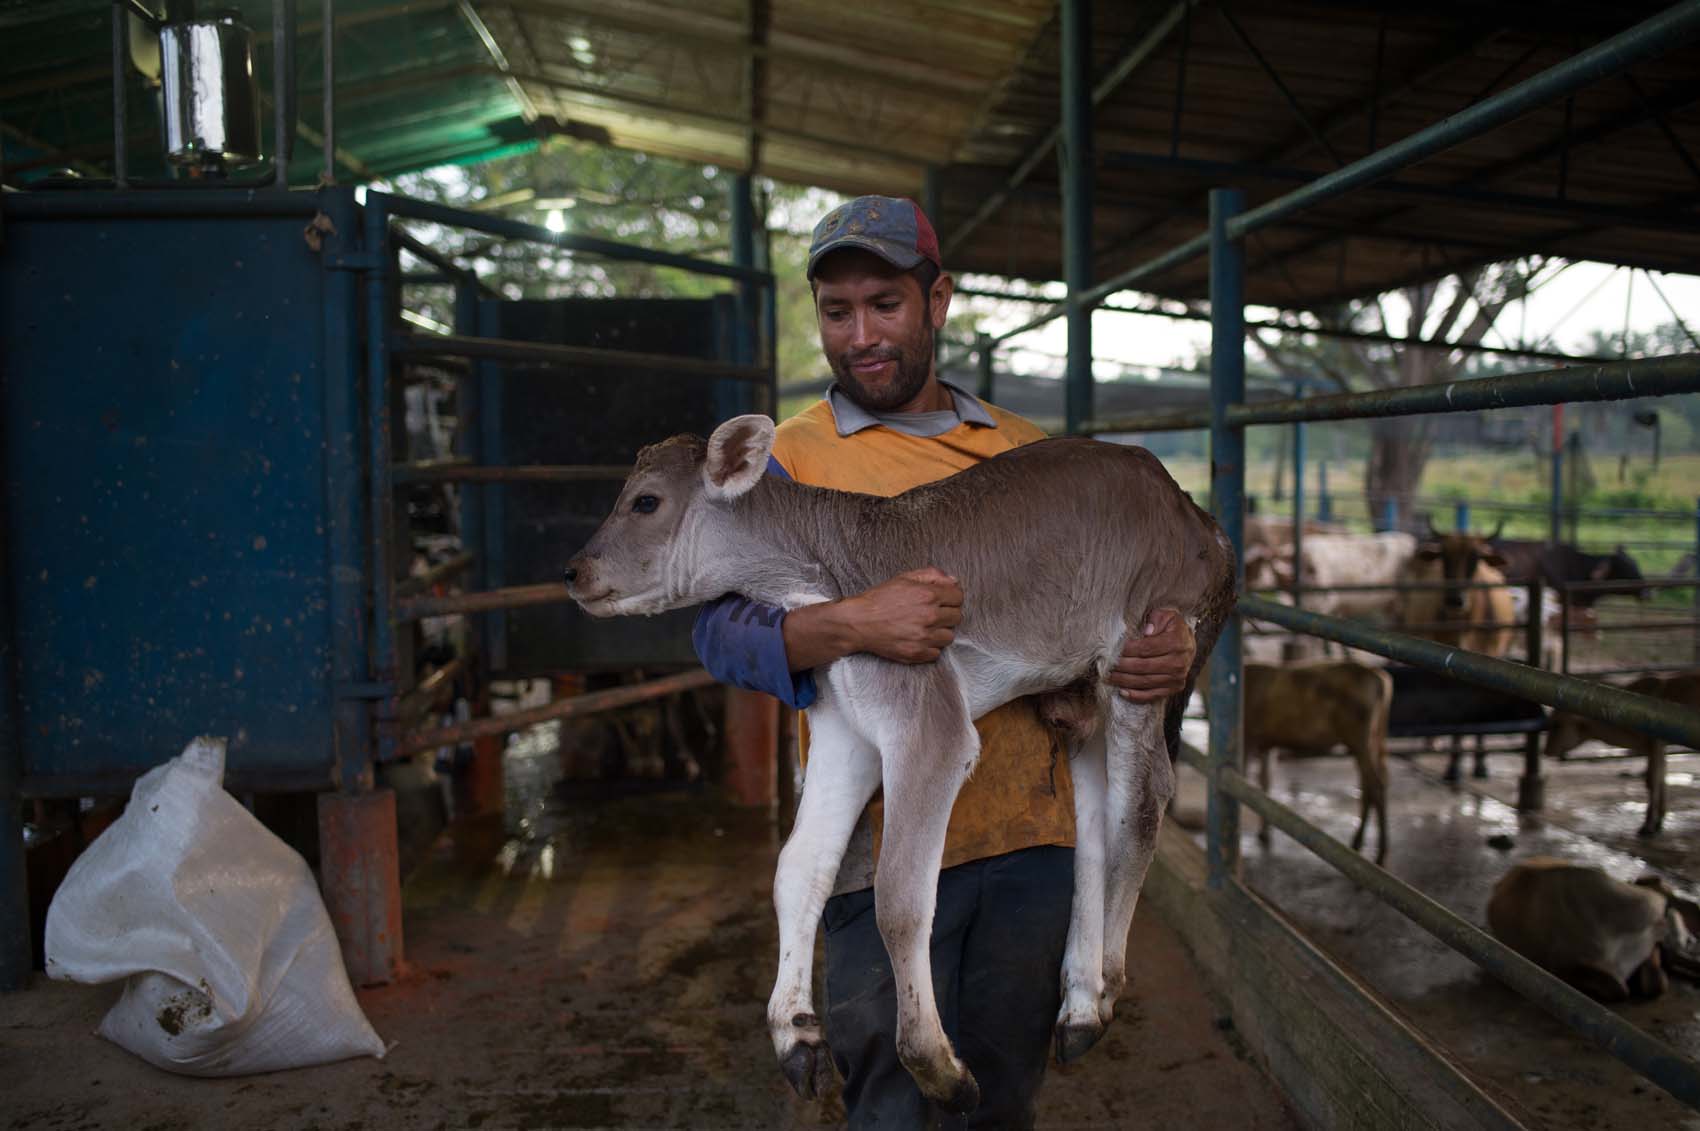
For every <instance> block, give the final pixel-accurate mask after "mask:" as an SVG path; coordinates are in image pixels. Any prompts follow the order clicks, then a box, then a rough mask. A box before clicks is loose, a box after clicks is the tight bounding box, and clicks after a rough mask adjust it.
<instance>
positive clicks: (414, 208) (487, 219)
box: [390, 196, 773, 287]
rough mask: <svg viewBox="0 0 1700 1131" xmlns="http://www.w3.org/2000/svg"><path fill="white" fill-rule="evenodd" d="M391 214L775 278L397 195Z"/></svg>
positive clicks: (748, 277) (635, 258) (702, 269)
mask: <svg viewBox="0 0 1700 1131" xmlns="http://www.w3.org/2000/svg"><path fill="white" fill-rule="evenodd" d="M390 211H391V214H392V215H395V216H405V217H408V218H409V219H413V220H424V221H426V222H427V223H432V224H442V225H444V226H446V227H451V228H470V229H471V230H473V231H475V232H484V233H486V234H488V235H492V236H501V237H502V238H504V239H513V240H527V241H529V242H531V243H545V244H552V245H554V246H555V247H558V248H561V249H562V250H565V251H582V252H585V253H587V254H590V255H604V256H607V257H608V258H610V259H620V260H628V261H631V262H636V263H653V264H655V265H656V266H658V267H677V268H678V269H679V270H681V271H694V272H696V273H697V274H699V275H718V276H720V277H721V278H725V279H741V280H743V281H745V282H750V283H756V284H758V285H760V286H764V287H766V286H772V285H773V275H772V274H771V273H770V272H767V271H762V270H758V269H756V268H753V267H737V266H734V265H733V264H730V263H716V262H715V261H714V260H712V259H697V258H695V257H694V256H689V255H678V254H676V253H674V252H670V251H656V250H654V249H652V248H647V247H637V246H635V245H633V244H625V243H616V242H614V241H613V240H603V239H597V238H595V237H594V236H582V235H575V234H573V233H571V232H551V231H550V230H549V229H548V228H544V227H540V226H538V225H536V224H525V223H521V222H520V221H518V220H505V219H503V218H502V217H500V216H487V215H484V214H483V213H478V212H464V211H462V210H461V209H458V208H451V207H449V206H448V205H446V204H434V203H431V202H430V201H424V200H413V199H410V198H408V197H404V196H397V197H392V198H391V201H390Z"/></svg>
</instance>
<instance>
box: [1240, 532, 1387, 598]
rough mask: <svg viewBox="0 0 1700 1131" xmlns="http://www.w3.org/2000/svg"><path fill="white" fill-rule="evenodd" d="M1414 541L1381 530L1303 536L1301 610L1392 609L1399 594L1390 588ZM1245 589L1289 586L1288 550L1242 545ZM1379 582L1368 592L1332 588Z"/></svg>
mask: <svg viewBox="0 0 1700 1131" xmlns="http://www.w3.org/2000/svg"><path fill="white" fill-rule="evenodd" d="M1416 549H1417V540H1416V538H1415V537H1414V536H1413V535H1410V534H1405V533H1402V532H1399V531H1388V532H1385V533H1381V534H1306V535H1305V538H1304V542H1303V545H1302V548H1301V550H1300V556H1301V557H1302V559H1303V561H1304V569H1303V572H1302V573H1301V575H1300V580H1301V582H1302V583H1303V585H1304V589H1305V594H1304V604H1305V608H1307V609H1310V610H1312V611H1314V612H1319V613H1326V614H1328V615H1330V616H1342V617H1365V616H1377V615H1382V614H1388V613H1391V612H1392V611H1393V608H1394V606H1395V604H1396V602H1397V597H1398V594H1397V593H1396V592H1395V590H1394V588H1393V586H1394V584H1395V583H1396V582H1397V581H1398V580H1399V576H1400V573H1401V571H1402V570H1403V569H1404V567H1405V563H1407V562H1408V561H1410V559H1411V556H1412V555H1413V554H1415V553H1416ZM1245 571H1246V588H1247V589H1271V588H1280V589H1290V588H1291V587H1292V584H1293V548H1292V545H1291V544H1290V543H1289V544H1288V545H1286V546H1285V547H1282V548H1270V547H1264V546H1253V545H1251V544H1249V543H1248V544H1247V548H1246V553H1245ZM1356 585H1384V586H1386V587H1387V588H1386V589H1384V590H1379V591H1369V592H1344V593H1337V592H1332V590H1333V589H1335V588H1336V587H1340V586H1356Z"/></svg>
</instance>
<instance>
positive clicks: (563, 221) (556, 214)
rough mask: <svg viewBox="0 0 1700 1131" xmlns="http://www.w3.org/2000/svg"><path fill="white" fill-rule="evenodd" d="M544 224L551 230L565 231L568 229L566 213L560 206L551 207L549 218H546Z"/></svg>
mask: <svg viewBox="0 0 1700 1131" xmlns="http://www.w3.org/2000/svg"><path fill="white" fill-rule="evenodd" d="M543 226H544V227H545V228H548V229H549V230H550V231H551V232H564V231H566V230H567V217H566V214H565V213H564V212H562V211H561V210H560V209H559V208H552V209H550V210H549V215H548V218H546V219H545V220H544V221H543Z"/></svg>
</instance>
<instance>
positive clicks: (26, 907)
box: [0, 451, 31, 991]
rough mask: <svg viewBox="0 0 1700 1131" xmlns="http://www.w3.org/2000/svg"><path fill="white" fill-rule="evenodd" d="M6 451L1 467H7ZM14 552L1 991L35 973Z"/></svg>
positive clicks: (5, 637)
mask: <svg viewBox="0 0 1700 1131" xmlns="http://www.w3.org/2000/svg"><path fill="white" fill-rule="evenodd" d="M3 457H4V452H3V451H0V465H4V462H5V461H4V458H3ZM10 494H11V492H9V491H0V531H10V529H11V523H10V520H9V519H8V517H7V513H6V512H7V499H8V497H9V496H10ZM10 557H11V555H10V553H9V552H7V553H0V594H5V595H6V596H5V597H4V598H3V599H0V991H6V990H21V989H23V988H24V983H25V982H27V981H28V980H29V975H30V965H31V962H30V903H29V882H28V878H27V876H26V874H25V871H24V825H23V820H22V819H21V817H22V814H21V812H20V810H19V801H18V781H19V778H21V777H22V776H23V769H24V745H23V732H22V727H23V704H22V703H21V702H20V701H19V698H18V686H17V680H16V675H15V673H14V667H15V665H16V663H17V656H18V648H17V640H16V639H14V636H13V633H14V629H13V626H12V616H11V597H10V594H11V593H12V592H13V589H12V585H11V579H10V577H8V576H7V574H8V573H9V569H8V566H7V563H8V561H9V560H10Z"/></svg>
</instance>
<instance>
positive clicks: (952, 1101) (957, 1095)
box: [937, 1068, 980, 1115]
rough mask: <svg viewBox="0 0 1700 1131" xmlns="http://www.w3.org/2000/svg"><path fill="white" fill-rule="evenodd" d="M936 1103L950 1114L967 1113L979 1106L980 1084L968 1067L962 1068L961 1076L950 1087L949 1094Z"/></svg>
mask: <svg viewBox="0 0 1700 1131" xmlns="http://www.w3.org/2000/svg"><path fill="white" fill-rule="evenodd" d="M937 1102H938V1105H939V1106H940V1107H942V1108H944V1109H945V1110H946V1111H948V1112H950V1114H952V1115H967V1114H968V1113H969V1112H971V1111H973V1110H974V1109H975V1108H977V1107H979V1106H980V1085H979V1083H978V1082H976V1081H975V1079H974V1074H973V1073H972V1072H970V1071H968V1069H966V1068H964V1069H963V1070H962V1078H961V1079H959V1080H958V1081H957V1082H956V1086H955V1087H954V1088H952V1089H951V1091H950V1095H949V1096H948V1097H947V1098H945V1099H942V1100H939V1101H937Z"/></svg>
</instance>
